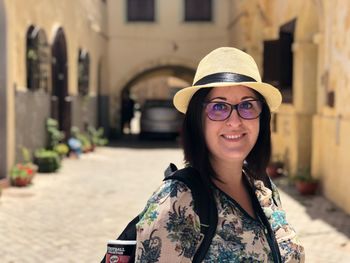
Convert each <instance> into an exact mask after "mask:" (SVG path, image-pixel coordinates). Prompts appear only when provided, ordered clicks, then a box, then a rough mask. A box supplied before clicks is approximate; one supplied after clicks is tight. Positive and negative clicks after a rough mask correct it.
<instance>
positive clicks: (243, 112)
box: [237, 100, 261, 119]
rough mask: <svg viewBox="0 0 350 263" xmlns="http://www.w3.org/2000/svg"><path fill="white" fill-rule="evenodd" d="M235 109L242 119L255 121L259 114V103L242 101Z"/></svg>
mask: <svg viewBox="0 0 350 263" xmlns="http://www.w3.org/2000/svg"><path fill="white" fill-rule="evenodd" d="M237 109H238V113H239V115H240V116H241V117H242V118H243V119H255V118H257V117H258V116H259V115H260V113H261V102H260V101H257V100H250V101H243V102H241V103H240V104H238V106H237Z"/></svg>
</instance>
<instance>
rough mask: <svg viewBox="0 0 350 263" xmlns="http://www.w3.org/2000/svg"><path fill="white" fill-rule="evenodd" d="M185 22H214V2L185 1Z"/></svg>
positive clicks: (208, 0)
mask: <svg viewBox="0 0 350 263" xmlns="http://www.w3.org/2000/svg"><path fill="white" fill-rule="evenodd" d="M185 21H189V22H191V21H193V22H201V21H203V22H208V21H212V1H211V0H185Z"/></svg>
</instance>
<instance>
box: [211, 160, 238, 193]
mask: <svg viewBox="0 0 350 263" xmlns="http://www.w3.org/2000/svg"><path fill="white" fill-rule="evenodd" d="M210 162H211V165H212V167H213V169H214V171H215V173H216V175H217V177H218V179H219V180H220V181H219V180H215V181H216V182H215V184H216V185H217V186H219V187H220V186H222V185H226V187H228V186H229V187H230V188H231V187H232V188H236V187H239V186H241V185H242V167H243V161H242V162H240V161H237V162H225V161H223V160H214V159H212V160H211V161H210ZM220 188H221V187H220Z"/></svg>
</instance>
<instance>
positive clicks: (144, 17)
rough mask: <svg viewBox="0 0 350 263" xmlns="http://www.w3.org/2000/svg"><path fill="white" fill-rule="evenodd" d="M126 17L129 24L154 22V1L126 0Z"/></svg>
mask: <svg viewBox="0 0 350 263" xmlns="http://www.w3.org/2000/svg"><path fill="white" fill-rule="evenodd" d="M127 16H128V17H127V19H128V21H130V22H138V21H141V22H142V21H143V22H152V21H154V0H127Z"/></svg>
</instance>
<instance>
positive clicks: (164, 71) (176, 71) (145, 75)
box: [117, 65, 195, 134]
mask: <svg viewBox="0 0 350 263" xmlns="http://www.w3.org/2000/svg"><path fill="white" fill-rule="evenodd" d="M194 74H195V70H194V69H192V68H189V67H186V66H180V65H159V66H155V67H151V68H147V69H144V70H143V71H141V72H138V73H136V74H135V75H134V76H133V77H132V78H131V79H129V80H128V81H127V82H126V83H125V85H123V86H122V89H121V96H120V99H121V101H120V105H121V107H120V111H119V116H120V117H121V118H120V123H119V126H117V130H118V133H120V134H122V126H123V118H122V116H123V114H124V111H125V109H124V107H123V105H124V104H125V103H124V102H125V100H126V99H127V98H129V94H130V89H131V88H132V87H133V86H134V85H136V84H137V83H139V82H141V81H144V80H147V79H151V78H153V77H155V76H164V77H171V76H172V77H176V78H179V79H182V80H184V81H187V82H189V83H191V82H192V80H193V77H194ZM117 125H118V124H117ZM118 127H119V129H118Z"/></svg>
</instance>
